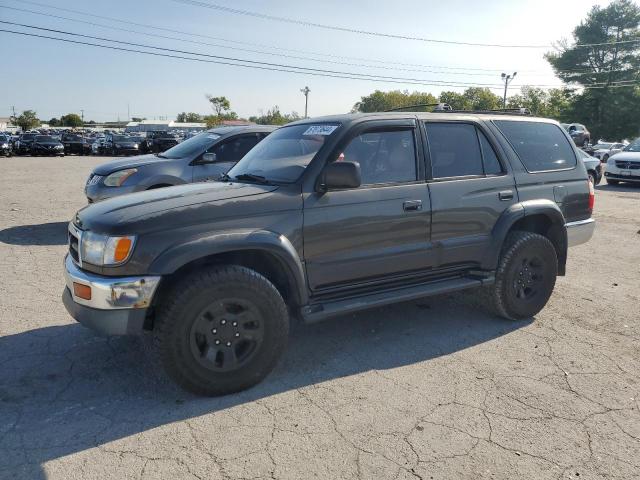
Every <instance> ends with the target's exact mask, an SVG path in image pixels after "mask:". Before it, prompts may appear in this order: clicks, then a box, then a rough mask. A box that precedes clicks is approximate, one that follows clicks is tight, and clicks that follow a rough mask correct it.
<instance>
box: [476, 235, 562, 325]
mask: <svg viewBox="0 0 640 480" xmlns="http://www.w3.org/2000/svg"><path fill="white" fill-rule="evenodd" d="M557 276H558V257H557V255H556V250H555V248H554V246H553V244H552V243H551V241H550V240H549V239H548V238H547V237H544V236H542V235H539V234H537V233H531V232H522V231H515V232H511V233H509V235H507V239H506V241H505V243H504V246H503V248H502V254H501V256H500V262H499V264H498V269H497V271H496V282H495V284H494V285H493V286H492V287H489V288H490V290H489V291H488V296H489V300H490V302H491V303H492V306H493V309H494V310H495V312H496V313H497V314H498V315H500V316H502V317H504V318H507V319H509V320H523V319H526V318H531V317H533V316H534V315H536V314H537V313H538V312H540V310H542V309H543V308H544V306H545V305H546V303H547V301H548V300H549V297H550V296H551V293H552V292H553V288H554V286H555V284H556V277H557Z"/></svg>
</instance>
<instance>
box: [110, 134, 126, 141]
mask: <svg viewBox="0 0 640 480" xmlns="http://www.w3.org/2000/svg"><path fill="white" fill-rule="evenodd" d="M113 141H114V142H128V141H130V140H129V138H128V137H125V136H124V135H114V136H113Z"/></svg>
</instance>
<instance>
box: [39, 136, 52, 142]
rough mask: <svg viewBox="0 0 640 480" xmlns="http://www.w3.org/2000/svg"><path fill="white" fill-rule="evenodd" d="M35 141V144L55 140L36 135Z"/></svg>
mask: <svg viewBox="0 0 640 480" xmlns="http://www.w3.org/2000/svg"><path fill="white" fill-rule="evenodd" d="M35 141H36V142H55V140H54V139H53V138H51V137H50V136H49V135H36V138H35Z"/></svg>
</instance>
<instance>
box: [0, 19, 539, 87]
mask: <svg viewBox="0 0 640 480" xmlns="http://www.w3.org/2000/svg"><path fill="white" fill-rule="evenodd" d="M0 23H4V24H8V25H14V26H20V27H24V28H31V29H35V30H44V31H46V32H53V33H58V34H62V35H71V36H74V37H82V38H89V39H92V40H99V41H103V42H111V43H119V44H121V45H128V46H133V47H142V48H151V49H154V50H161V51H166V52H172V53H178V54H182V55H195V56H200V57H207V58H215V59H220V60H225V61H233V62H244V63H249V64H254V65H263V66H269V67H278V68H289V69H291V68H294V69H298V70H303V71H309V72H324V73H331V74H337V75H351V76H358V77H371V78H374V79H383V80H399V81H408V82H421V84H424V85H439V84H447V83H451V82H445V81H442V80H433V79H421V78H405V77H392V76H384V75H371V74H367V73H355V72H344V71H338V70H325V69H319V68H310V67H300V66H296V65H287V64H281V63H270V62H261V61H258V60H247V59H242V58H235V57H226V56H222V55H211V54H206V53H198V52H190V51H187V50H178V49H174V48H166V47H157V46H154V45H147V44H143V43H135V42H125V41H122V40H114V39H111V38H105V37H97V36H93V35H84V34H80V33H73V32H68V31H65V30H57V29H53V28H45V27H38V26H35V25H28V24H24V23H18V22H8V21H5V20H0ZM459 85H461V86H482V87H496V86H497V85H496V84H493V83H474V84H471V83H463V82H459ZM540 86H549V85H540Z"/></svg>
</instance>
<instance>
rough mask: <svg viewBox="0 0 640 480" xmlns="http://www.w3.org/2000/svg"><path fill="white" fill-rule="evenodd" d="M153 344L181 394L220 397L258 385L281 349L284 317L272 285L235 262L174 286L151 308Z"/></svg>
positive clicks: (284, 338)
mask: <svg viewBox="0 0 640 480" xmlns="http://www.w3.org/2000/svg"><path fill="white" fill-rule="evenodd" d="M157 311H158V315H157V318H156V322H155V325H154V332H153V333H154V346H155V349H156V352H157V354H158V356H159V358H160V361H161V363H162V365H163V367H164V369H165V370H166V372H167V373H168V375H169V376H170V377H171V378H173V379H174V380H175V381H176V382H177V383H178V384H180V385H181V386H182V387H183V388H185V389H186V390H189V391H191V392H193V393H195V394H199V395H210V396H215V395H225V394H228V393H234V392H238V391H240V390H244V389H246V388H249V387H251V386H253V385H255V384H257V383H258V382H260V381H261V380H262V379H263V378H264V377H266V376H267V374H268V373H269V372H270V371H271V370H272V369H273V368H274V367H275V365H276V363H277V361H278V359H279V358H280V356H281V354H282V352H283V351H284V350H285V348H286V345H287V340H288V335H289V317H288V312H287V307H286V305H285V302H284V300H283V298H282V296H281V295H280V292H279V291H278V290H277V289H276V287H275V286H274V285H273V284H272V283H271V282H270V281H269V280H267V279H266V278H265V277H263V276H262V275H260V274H259V273H257V272H255V271H253V270H251V269H248V268H245V267H241V266H237V265H226V266H216V267H209V268H206V269H204V270H201V271H198V272H195V273H193V274H190V275H188V276H186V277H184V278H183V279H181V280H180V281H178V282H177V283H176V284H175V285H174V286H173V287H172V288H171V291H170V292H169V294H168V295H167V296H166V299H165V300H164V301H163V303H162V304H161V305H159V307H158V310H157Z"/></svg>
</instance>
